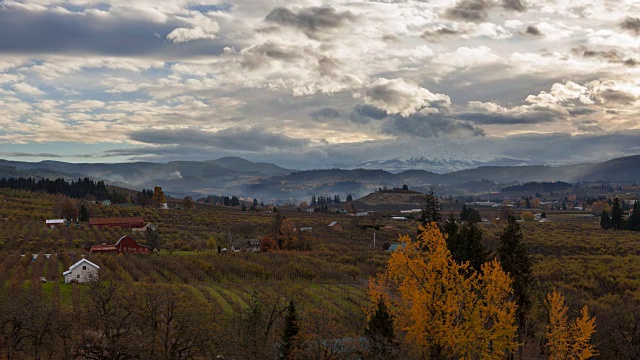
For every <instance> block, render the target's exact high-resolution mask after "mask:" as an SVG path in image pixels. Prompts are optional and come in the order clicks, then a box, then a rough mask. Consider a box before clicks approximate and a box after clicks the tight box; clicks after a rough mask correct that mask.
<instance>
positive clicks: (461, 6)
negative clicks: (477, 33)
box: [447, 0, 492, 21]
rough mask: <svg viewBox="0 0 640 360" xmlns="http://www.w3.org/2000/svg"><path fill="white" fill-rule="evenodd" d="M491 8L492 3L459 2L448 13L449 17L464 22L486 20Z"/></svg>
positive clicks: (461, 0) (480, 0)
mask: <svg viewBox="0 0 640 360" xmlns="http://www.w3.org/2000/svg"><path fill="white" fill-rule="evenodd" d="M491 7H492V6H491V3H489V2H488V1H484V0H459V1H458V2H457V3H456V5H455V6H454V7H452V8H450V9H449V10H448V11H447V16H448V17H450V18H452V19H457V20H464V21H479V20H484V19H485V18H486V17H487V15H488V11H489V9H490V8H491Z"/></svg>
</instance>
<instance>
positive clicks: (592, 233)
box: [0, 189, 640, 359]
mask: <svg viewBox="0 0 640 360" xmlns="http://www.w3.org/2000/svg"><path fill="white" fill-rule="evenodd" d="M60 200H61V199H60V198H59V197H57V196H53V195H46V194H36V193H30V192H24V191H17V190H8V189H2V190H0V202H1V203H2V208H1V209H0V249H1V250H0V251H1V252H0V281H1V282H2V289H3V293H4V294H5V296H9V297H12V296H14V295H11V294H15V292H20V291H24V292H25V293H27V294H28V293H31V292H32V291H33V289H39V290H37V291H36V292H37V293H38V294H40V295H38V296H41V297H42V298H43V299H55V300H56V301H58V302H59V304H60V306H61V307H62V308H68V309H76V308H79V307H80V308H81V307H83V306H89V305H88V304H91V301H92V300H91V299H94V298H95V291H98V290H95V289H93V288H92V287H91V286H89V285H72V284H69V285H67V284H63V283H62V282H61V280H62V272H63V271H64V270H66V269H67V268H68V267H69V266H70V265H71V264H73V263H75V262H76V261H78V260H79V259H80V258H81V256H82V255H83V254H85V250H84V249H85V248H86V247H87V246H88V245H93V244H101V243H108V244H111V243H114V242H115V241H116V240H117V239H118V238H119V237H121V236H123V235H129V236H132V237H133V238H135V239H136V240H137V241H139V242H140V243H142V244H144V243H146V241H147V238H146V236H147V234H146V233H144V232H141V233H132V232H131V231H130V230H123V229H110V228H103V229H98V228H89V227H88V225H86V224H80V225H77V226H76V225H75V224H71V225H70V226H68V227H62V228H60V229H46V228H45V226H44V219H47V218H51V217H52V216H53V209H55V208H56V206H57V204H58V203H59V202H60ZM88 206H89V211H90V213H91V216H92V217H118V216H142V217H144V219H145V222H152V223H154V224H157V225H158V229H159V230H158V238H159V244H160V251H158V252H154V253H152V254H151V255H148V256H140V255H124V256H123V255H113V254H99V255H96V254H93V255H92V254H88V255H87V259H89V260H90V261H92V262H94V263H95V264H97V265H99V266H100V267H101V282H102V283H104V284H116V285H114V286H122V287H124V288H123V289H122V290H121V291H131V292H132V295H131V296H132V297H135V296H143V295H144V294H146V293H145V291H147V290H146V289H147V288H148V287H150V288H151V289H155V288H158V289H172V290H171V291H172V292H176V294H181V295H180V296H183V297H184V298H185V299H188V303H190V304H199V305H197V306H199V307H200V308H201V309H204V308H206V309H209V310H208V311H209V312H210V313H211V314H215V317H216V319H218V320H216V321H215V322H214V323H215V324H217V326H220V327H222V328H224V329H232V330H229V331H240V330H239V329H238V328H237V327H238V326H241V324H245V323H244V322H243V321H246V319H245V318H244V316H246V314H247V311H249V310H250V309H252V308H253V307H255V304H256V302H259V303H260V304H263V305H264V307H265V308H266V307H269V306H274V307H275V306H277V305H278V304H280V305H282V304H283V303H284V301H285V299H294V300H295V301H296V303H297V304H298V306H299V310H300V311H301V313H302V315H301V316H302V323H303V324H306V325H304V326H308V327H305V331H306V334H307V335H308V336H309V337H310V338H313V336H316V338H317V336H319V335H318V334H319V333H322V334H324V335H322V336H323V337H329V338H358V337H360V336H362V334H363V331H364V327H365V324H366V321H365V313H364V311H363V309H364V308H366V307H367V306H368V304H369V297H368V295H367V284H368V279H369V278H371V277H373V276H374V275H375V274H376V273H378V272H380V271H382V270H383V269H384V267H385V264H386V262H387V260H388V258H389V255H388V254H387V253H385V252H384V251H382V244H383V243H384V242H393V241H394V239H396V238H397V236H398V234H409V235H413V234H415V231H416V223H415V222H413V221H394V220H392V219H391V215H392V214H377V215H374V216H370V217H364V218H356V217H348V216H346V215H338V214H323V213H306V212H301V211H298V210H297V209H296V208H293V207H291V208H287V207H280V208H279V211H278V212H277V213H274V212H270V211H269V210H270V209H267V208H265V209H259V210H260V211H252V212H242V211H240V210H239V209H237V208H230V207H222V206H207V205H198V206H197V207H196V209H195V210H175V209H172V210H161V209H156V208H151V207H146V208H143V207H138V206H129V207H119V206H103V205H96V204H88ZM481 214H483V216H490V217H493V216H495V215H496V214H491V213H489V212H486V213H483V212H482V210H481ZM547 216H548V219H549V222H547V223H538V222H524V223H522V224H521V226H522V230H523V234H524V240H525V243H526V245H527V247H528V249H529V252H530V255H531V257H532V259H533V261H534V263H533V264H534V265H533V274H534V278H535V280H536V285H535V289H533V290H534V291H533V294H534V304H533V308H532V313H531V319H530V323H529V325H528V329H529V335H530V337H529V341H528V345H527V348H526V351H527V358H544V356H543V355H541V354H540V349H541V347H540V344H541V343H542V341H543V338H544V336H543V334H544V331H545V330H544V329H545V324H546V321H547V320H546V317H547V315H546V310H545V309H546V308H545V301H544V294H546V293H547V292H548V291H550V290H553V289H555V290H560V291H562V293H564V294H565V295H566V297H567V301H568V305H569V313H570V314H571V315H572V316H574V315H576V314H577V312H578V310H579V309H580V307H582V306H583V305H587V306H588V307H589V309H590V310H591V312H592V313H593V314H594V315H595V316H596V320H597V332H596V334H595V335H594V341H595V344H596V346H597V347H598V349H599V351H600V352H601V356H600V358H605V359H609V358H611V359H613V358H616V356H615V355H610V354H615V351H626V352H632V351H634V349H635V348H634V346H636V345H635V344H633V343H632V342H629V343H624V342H620V339H621V338H623V337H622V335H621V334H619V333H616V332H615V331H613V330H612V329H618V328H620V326H621V324H627V323H629V322H634V321H640V318H630V317H629V316H626V315H624V314H623V313H621V311H620V310H621V309H625V311H634V309H636V310H638V309H640V302H639V301H638V300H637V299H640V292H639V290H638V289H640V270H638V269H640V233H638V232H630V231H613V230H608V231H606V230H603V229H601V228H600V226H599V225H598V224H597V220H596V219H595V218H584V217H581V216H579V214H578V213H575V212H574V213H572V212H568V211H564V212H563V211H558V212H549V213H548V215H547ZM278 218H280V219H282V218H285V219H290V220H292V221H294V222H295V226H296V227H298V228H301V227H311V228H312V229H313V230H312V231H311V232H309V233H304V235H302V233H301V236H304V237H306V241H307V242H308V243H309V244H310V245H309V246H310V249H309V250H306V251H296V250H278V251H271V252H266V253H262V252H261V253H245V252H240V253H218V252H217V249H216V248H207V245H206V242H207V239H209V238H211V237H213V238H214V239H215V240H216V242H217V244H218V245H220V246H221V247H226V246H228V239H229V238H235V237H244V238H248V237H255V238H260V237H263V236H267V235H270V234H272V232H273V228H274V223H275V222H276V221H277V219H278ZM331 221H339V222H341V223H342V225H343V226H344V228H345V230H344V231H340V232H337V231H333V230H330V229H328V228H327V226H326V225H327V224H328V223H329V222H331ZM481 227H482V230H483V233H484V243H485V245H486V246H487V248H488V249H489V250H491V251H495V250H496V247H497V242H498V233H499V232H500V231H501V230H502V228H503V224H501V223H499V222H495V221H494V222H485V223H482V225H481ZM374 228H375V229H377V230H376V237H377V244H376V247H373V243H372V235H373V231H372V230H373V229H374ZM44 253H50V254H53V255H52V256H51V258H50V259H49V260H46V259H45V257H44V256H43V255H42V254H44ZM31 254H40V255H39V256H38V257H37V258H36V259H35V260H33V259H32V255H31ZM21 255H25V256H21ZM41 277H44V278H46V279H47V283H42V284H41V283H39V279H40V278H41ZM149 291H150V290H149ZM141 294H142V295H141ZM176 296H177V295H176ZM81 304H84V305H81ZM194 306H195V305H194ZM318 314H322V318H323V319H325V320H326V322H325V323H323V324H319V323H317V322H314V321H315V319H316V318H317V316H318ZM625 314H626V313H625ZM242 319H244V320H242ZM245 325H246V324H245ZM320 325H322V326H320ZM243 326H244V325H243ZM281 326H282V319H280V318H279V319H278V320H277V321H275V322H274V327H273V328H271V330H270V331H269V332H268V334H269V335H268V336H267V338H266V340H265V341H266V343H270V344H275V343H277V334H279V331H280V330H277V329H279V328H280V327H281ZM233 329H236V330H233ZM616 331H625V330H624V328H621V329H620V330H616ZM314 334H315V335H314ZM245 340H246V339H245ZM245 340H242V339H241V338H239V337H237V336H235V337H232V339H231V340H229V339H227V340H226V341H223V343H226V344H227V345H229V346H231V345H233V346H231V348H224V346H222V345H220V346H218V349H222V348H224V349H225V350H224V351H228V352H230V353H236V350H237V348H238V347H240V346H241V345H240V343H242V341H245ZM230 344H231V345H230ZM269 346H270V347H273V346H274V345H269ZM233 349H236V350H233ZM334 350H335V349H334ZM220 351H222V350H220ZM267 352H268V351H267ZM25 356H26V357H27V358H28V357H29V356H27V355H25ZM248 358H250V357H248Z"/></svg>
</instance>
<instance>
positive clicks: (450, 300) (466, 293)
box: [369, 223, 517, 359]
mask: <svg viewBox="0 0 640 360" xmlns="http://www.w3.org/2000/svg"><path fill="white" fill-rule="evenodd" d="M400 240H401V241H402V242H403V243H405V244H406V246H405V247H404V248H403V249H399V250H397V251H395V252H394V253H393V254H392V255H391V258H390V259H389V262H388V264H387V268H386V271H385V272H384V273H380V274H378V276H377V277H375V278H372V279H371V280H370V281H369V296H370V300H371V307H370V309H375V305H376V303H377V301H379V299H380V298H382V299H383V300H384V301H385V303H386V304H387V305H388V307H389V309H390V311H391V313H392V315H393V317H394V319H395V321H394V322H395V326H396V329H398V330H400V332H402V333H403V334H404V337H403V339H404V342H405V343H406V344H407V345H408V346H409V348H410V349H411V351H412V352H415V353H416V354H417V355H418V356H420V357H428V358H431V359H454V358H455V359H458V358H461V359H474V358H479V359H503V358H504V357H505V354H506V353H508V352H510V351H513V350H514V349H515V348H516V347H517V342H516V341H515V336H516V329H517V327H516V325H515V310H516V305H515V302H513V301H511V300H510V299H511V295H512V293H513V290H512V288H511V279H510V278H509V276H508V275H507V274H506V273H505V272H504V271H503V270H502V268H501V267H500V264H499V263H498V262H497V261H496V260H493V261H490V262H487V263H485V264H483V265H482V268H481V272H476V271H474V270H473V269H472V268H471V267H470V266H469V263H468V262H466V263H462V264H458V263H456V262H455V261H454V260H453V258H452V257H451V253H450V251H449V250H448V249H447V246H446V242H445V239H444V237H443V235H442V233H441V232H440V230H439V229H438V228H437V227H436V226H435V224H434V223H432V224H428V225H427V226H426V227H422V226H421V227H420V234H419V235H418V238H417V240H416V241H413V240H412V239H411V238H410V237H409V236H401V237H400ZM369 314H371V310H369Z"/></svg>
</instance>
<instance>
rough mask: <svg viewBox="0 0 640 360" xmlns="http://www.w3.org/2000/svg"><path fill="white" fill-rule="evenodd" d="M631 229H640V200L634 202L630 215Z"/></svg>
mask: <svg viewBox="0 0 640 360" xmlns="http://www.w3.org/2000/svg"><path fill="white" fill-rule="evenodd" d="M629 230H633V231H640V201H639V200H636V202H635V204H633V212H632V213H631V216H629Z"/></svg>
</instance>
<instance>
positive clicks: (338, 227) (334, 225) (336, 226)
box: [329, 221, 344, 231]
mask: <svg viewBox="0 0 640 360" xmlns="http://www.w3.org/2000/svg"><path fill="white" fill-rule="evenodd" d="M329 229H331V230H334V231H343V230H344V227H343V226H342V224H340V223H339V222H337V221H332V222H331V224H329Z"/></svg>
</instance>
